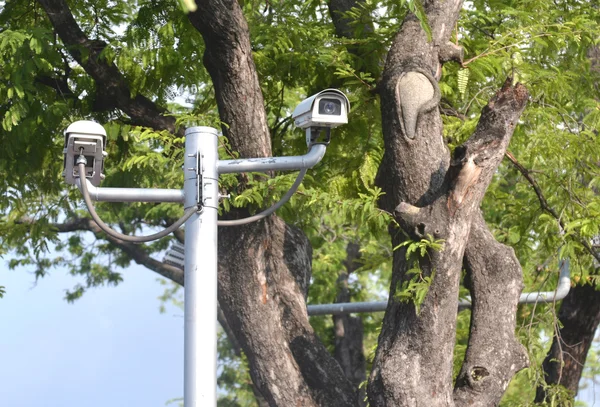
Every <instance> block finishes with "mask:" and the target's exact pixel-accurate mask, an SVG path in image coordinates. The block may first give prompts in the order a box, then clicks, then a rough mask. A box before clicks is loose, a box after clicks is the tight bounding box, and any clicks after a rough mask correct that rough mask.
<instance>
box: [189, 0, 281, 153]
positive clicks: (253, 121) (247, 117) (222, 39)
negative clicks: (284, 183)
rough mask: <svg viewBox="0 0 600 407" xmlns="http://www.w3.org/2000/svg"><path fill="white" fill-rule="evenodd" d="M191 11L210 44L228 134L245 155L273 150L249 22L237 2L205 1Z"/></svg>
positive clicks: (207, 59) (210, 66)
mask: <svg viewBox="0 0 600 407" xmlns="http://www.w3.org/2000/svg"><path fill="white" fill-rule="evenodd" d="M197 4H198V10H196V11H195V12H193V13H189V14H188V17H189V20H190V22H191V23H192V25H193V26H194V27H195V28H196V29H197V30H198V31H199V32H200V34H202V37H203V38H204V43H205V46H206V49H205V52H204V65H205V66H206V69H207V70H208V72H209V74H210V77H211V78H212V81H213V85H214V87H215V96H216V99H217V106H218V108H219V116H220V117H221V120H222V121H223V122H224V123H225V124H226V126H223V127H222V130H223V134H224V135H225V136H226V137H227V138H228V140H229V142H230V143H231V146H232V147H233V149H234V150H235V151H238V152H239V153H240V154H241V156H242V157H267V156H270V155H271V140H270V137H269V128H268V126H267V115H266V112H265V107H264V100H263V95H262V91H261V89H260V84H259V82H258V75H257V73H256V67H255V65H254V59H253V57H252V49H251V47H250V33H249V30H248V24H247V22H246V19H245V17H244V15H243V13H242V9H241V8H240V6H239V4H238V2H237V1H234V0H209V1H199V2H197Z"/></svg>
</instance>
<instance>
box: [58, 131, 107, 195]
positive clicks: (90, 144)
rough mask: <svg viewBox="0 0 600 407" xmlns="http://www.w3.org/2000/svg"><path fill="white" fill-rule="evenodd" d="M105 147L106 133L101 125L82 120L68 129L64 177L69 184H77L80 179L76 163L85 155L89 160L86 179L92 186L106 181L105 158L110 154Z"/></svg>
mask: <svg viewBox="0 0 600 407" xmlns="http://www.w3.org/2000/svg"><path fill="white" fill-rule="evenodd" d="M105 146H106V131H105V130H104V127H102V126H101V125H100V124H98V123H96V122H92V121H89V120H80V121H77V122H75V123H73V124H71V125H70V126H69V127H67V130H65V144H64V150H63V154H64V172H63V176H64V177H65V181H66V182H67V184H73V185H75V184H76V180H77V178H79V168H78V166H77V163H76V161H77V158H78V157H79V156H80V155H81V154H83V156H84V157H85V158H86V160H87V164H86V166H85V176H86V178H88V179H89V180H90V182H91V183H92V185H94V186H98V185H100V181H102V180H103V179H104V174H103V171H104V157H105V156H106V155H107V154H108V153H107V152H106V151H104V148H105Z"/></svg>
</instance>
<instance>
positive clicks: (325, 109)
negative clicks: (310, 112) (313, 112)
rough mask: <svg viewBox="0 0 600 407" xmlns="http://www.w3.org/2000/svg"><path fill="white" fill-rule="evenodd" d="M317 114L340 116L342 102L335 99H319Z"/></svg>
mask: <svg viewBox="0 0 600 407" xmlns="http://www.w3.org/2000/svg"><path fill="white" fill-rule="evenodd" d="M319 114H326V115H329V116H341V115H342V102H340V101H339V100H337V99H325V98H324V99H321V100H320V101H319Z"/></svg>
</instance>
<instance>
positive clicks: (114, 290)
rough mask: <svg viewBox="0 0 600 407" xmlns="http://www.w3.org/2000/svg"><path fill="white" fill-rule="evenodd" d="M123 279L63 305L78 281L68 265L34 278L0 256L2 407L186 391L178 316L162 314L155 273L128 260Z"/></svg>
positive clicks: (114, 400)
mask: <svg viewBox="0 0 600 407" xmlns="http://www.w3.org/2000/svg"><path fill="white" fill-rule="evenodd" d="M123 277H124V282H123V283H121V284H120V285H119V286H117V287H104V288H98V289H93V290H90V291H89V292H87V293H86V294H84V296H83V298H81V299H80V300H78V301H76V302H75V303H73V304H69V303H67V302H66V301H65V300H64V290H65V289H68V288H72V287H73V286H74V285H75V283H76V282H77V280H76V279H75V278H74V277H72V276H70V275H68V274H67V273H66V271H65V270H61V269H57V270H54V271H53V272H52V273H51V274H50V275H48V276H46V277H45V278H43V279H40V280H39V281H38V282H37V284H35V278H34V276H33V275H31V274H28V273H27V271H26V270H25V269H23V268H20V269H18V270H8V267H7V266H6V259H0V285H4V286H5V287H6V294H5V296H4V298H2V299H0V327H1V330H0V401H1V404H2V405H4V406H19V407H34V406H35V407H41V406H44V407H75V406H77V407H81V406H86V407H100V406H101V407H106V406H111V407H119V406H144V407H154V406H157V407H158V406H165V403H166V402H167V401H168V400H170V399H173V398H177V397H181V396H182V395H183V315H182V314H183V312H182V311H181V310H179V309H178V308H176V307H173V306H171V307H167V312H166V313H164V314H161V313H160V312H159V305H160V303H159V300H158V299H157V297H158V296H159V295H160V294H161V293H162V287H161V286H160V285H159V283H158V282H157V277H158V275H156V274H155V273H153V272H151V271H148V270H147V269H144V268H142V267H139V266H134V267H131V268H129V269H128V270H126V271H125V272H124V275H123ZM176 405H177V404H173V406H176Z"/></svg>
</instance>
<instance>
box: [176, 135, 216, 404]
mask: <svg viewBox="0 0 600 407" xmlns="http://www.w3.org/2000/svg"><path fill="white" fill-rule="evenodd" d="M217 134H218V133H217V130H216V129H214V128H212V127H191V128H188V129H187V130H186V132H185V136H186V138H185V161H184V168H183V170H184V173H185V176H184V185H183V189H184V194H185V203H184V207H185V208H186V209H187V208H189V207H191V206H195V205H197V204H198V203H200V204H201V211H200V213H199V214H195V215H193V216H192V217H191V218H190V219H188V221H187V222H186V223H185V254H186V256H185V268H184V274H185V291H184V292H185V308H184V313H185V324H184V329H185V334H184V358H185V360H184V391H183V393H184V406H185V407H210V406H216V404H217V378H216V375H217V206H218V201H219V195H218V194H219V188H218V185H219V184H218V174H217V160H218V154H217Z"/></svg>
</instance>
